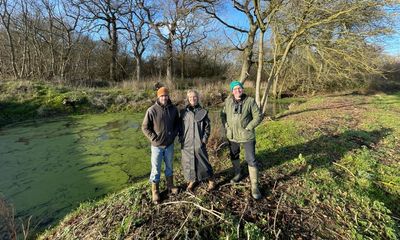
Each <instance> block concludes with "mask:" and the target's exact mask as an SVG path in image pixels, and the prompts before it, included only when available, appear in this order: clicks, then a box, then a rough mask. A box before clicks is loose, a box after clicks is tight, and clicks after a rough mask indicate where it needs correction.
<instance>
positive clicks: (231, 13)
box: [223, 4, 400, 57]
mask: <svg viewBox="0 0 400 240" xmlns="http://www.w3.org/2000/svg"><path fill="white" fill-rule="evenodd" d="M225 7H226V9H225V14H224V16H223V17H224V19H226V20H228V21H229V23H232V25H238V26H240V25H243V26H246V24H247V19H246V17H245V15H244V14H242V13H240V12H238V11H237V10H235V9H233V8H232V6H231V4H227V5H226V6H225ZM387 11H388V12H390V13H392V14H395V15H396V17H395V20H394V22H393V31H394V32H393V34H392V35H389V36H384V37H379V38H378V39H379V40H375V41H374V42H375V44H377V45H378V46H381V47H383V49H384V50H383V51H384V53H386V54H388V55H391V56H399V57H400V9H396V8H390V9H387Z"/></svg>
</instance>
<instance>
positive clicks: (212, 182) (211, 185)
mask: <svg viewBox="0 0 400 240" xmlns="http://www.w3.org/2000/svg"><path fill="white" fill-rule="evenodd" d="M215 185H216V184H215V178H214V177H210V178H209V179H208V185H207V191H212V190H214V189H215Z"/></svg>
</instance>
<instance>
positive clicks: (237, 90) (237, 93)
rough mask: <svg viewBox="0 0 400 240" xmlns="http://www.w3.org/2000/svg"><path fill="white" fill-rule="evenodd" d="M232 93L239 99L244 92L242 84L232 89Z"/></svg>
mask: <svg viewBox="0 0 400 240" xmlns="http://www.w3.org/2000/svg"><path fill="white" fill-rule="evenodd" d="M232 94H233V96H234V97H235V99H237V100H239V99H240V96H242V94H243V88H241V87H240V86H235V87H234V88H233V90H232Z"/></svg>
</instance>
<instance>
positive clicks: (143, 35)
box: [123, 0, 150, 81]
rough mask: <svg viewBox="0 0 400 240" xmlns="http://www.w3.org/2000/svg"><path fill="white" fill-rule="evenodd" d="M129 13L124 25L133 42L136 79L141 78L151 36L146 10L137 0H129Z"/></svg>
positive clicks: (129, 38)
mask: <svg viewBox="0 0 400 240" xmlns="http://www.w3.org/2000/svg"><path fill="white" fill-rule="evenodd" d="M128 12H129V13H128V14H127V15H126V16H125V17H126V20H125V21H124V23H123V25H124V27H125V30H126V33H127V39H128V41H129V42H130V44H131V47H132V50H131V51H132V53H133V56H134V57H135V60H136V80H137V81H140V79H141V75H142V74H141V72H142V71H141V69H142V62H143V53H144V52H145V51H146V47H147V44H148V40H149V38H150V28H149V27H148V24H146V21H145V18H146V16H145V12H144V11H143V9H141V8H140V7H138V5H137V1H135V0H129V11H128Z"/></svg>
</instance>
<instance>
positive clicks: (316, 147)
mask: <svg viewBox="0 0 400 240" xmlns="http://www.w3.org/2000/svg"><path fill="white" fill-rule="evenodd" d="M391 133H392V129H389V128H383V129H380V130H374V131H363V130H348V131H345V132H344V133H342V134H338V135H323V136H320V137H318V138H316V139H314V140H311V141H308V142H306V143H302V144H297V145H293V146H286V147H282V148H279V149H278V150H276V151H268V150H261V151H259V152H258V154H257V156H256V157H257V159H262V160H261V161H260V162H261V165H262V170H265V169H268V168H272V167H274V166H278V165H281V164H284V163H285V162H288V161H291V160H293V159H296V158H297V157H298V156H299V154H301V155H302V156H303V157H304V158H305V159H306V161H307V164H308V166H311V167H312V168H324V167H329V166H331V165H332V164H333V163H334V162H336V161H338V160H340V159H342V158H343V157H344V155H345V154H346V153H348V152H351V151H354V150H356V149H361V148H362V147H366V148H368V149H371V148H374V146H375V145H376V144H377V143H378V142H379V141H381V140H382V139H383V138H385V137H386V136H388V135H390V134H391ZM306 171H307V166H303V167H301V168H298V169H295V170H294V171H292V172H290V173H288V174H283V175H281V176H280V177H279V178H278V179H274V180H275V181H277V182H279V181H287V180H290V179H292V178H294V177H296V176H300V175H302V174H304V173H305V172H306ZM371 172H374V173H376V174H378V172H379V171H378V169H377V166H375V167H374V169H371ZM374 176H375V175H374ZM374 178H376V177H374ZM337 181H340V178H339V179H337ZM371 181H372V182H373V184H372V186H370V187H369V188H367V189H363V188H362V187H361V188H360V189H361V190H362V192H363V194H365V195H367V196H368V197H369V198H370V199H373V200H377V201H380V202H382V203H384V204H385V206H386V207H388V208H389V209H390V210H391V211H392V212H393V213H394V214H395V215H396V216H398V215H399V213H400V212H399V206H398V204H396V201H397V200H396V196H395V195H393V194H391V193H389V192H387V191H385V190H384V189H383V188H381V187H379V186H378V185H377V184H376V181H374V180H373V179H372V180H371ZM265 184H266V185H264V186H262V188H263V190H264V192H265V191H267V189H269V188H271V187H272V184H273V183H265ZM338 184H339V182H338Z"/></svg>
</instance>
